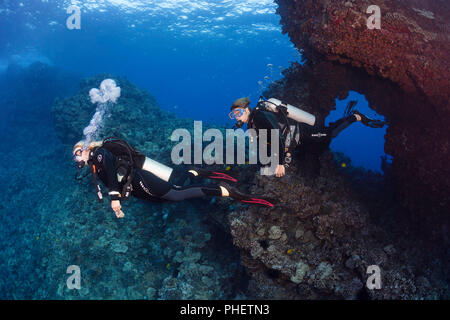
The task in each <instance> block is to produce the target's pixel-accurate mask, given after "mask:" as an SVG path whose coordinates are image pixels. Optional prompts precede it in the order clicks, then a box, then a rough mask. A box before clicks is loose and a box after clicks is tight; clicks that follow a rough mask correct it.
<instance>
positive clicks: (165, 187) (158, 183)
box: [132, 169, 172, 201]
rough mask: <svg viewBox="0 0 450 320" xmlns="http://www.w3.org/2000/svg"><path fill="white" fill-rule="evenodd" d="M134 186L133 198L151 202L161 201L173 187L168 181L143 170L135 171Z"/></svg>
mask: <svg viewBox="0 0 450 320" xmlns="http://www.w3.org/2000/svg"><path fill="white" fill-rule="evenodd" d="M132 185H133V192H132V195H133V196H135V197H137V198H140V199H145V200H151V201H154V200H155V199H160V198H161V196H162V195H164V194H166V193H167V192H168V191H169V190H170V188H171V186H172V185H171V184H170V183H168V182H167V181H164V180H163V179H161V178H159V177H158V176H156V175H154V174H153V173H151V172H149V171H146V170H143V169H136V170H135V172H134V177H133V181H132Z"/></svg>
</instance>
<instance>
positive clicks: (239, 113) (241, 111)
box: [228, 108, 245, 129]
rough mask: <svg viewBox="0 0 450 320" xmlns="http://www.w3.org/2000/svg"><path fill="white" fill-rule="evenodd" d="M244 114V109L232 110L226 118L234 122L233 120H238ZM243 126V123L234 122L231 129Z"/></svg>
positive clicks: (240, 121) (239, 121)
mask: <svg viewBox="0 0 450 320" xmlns="http://www.w3.org/2000/svg"><path fill="white" fill-rule="evenodd" d="M244 113H245V109H244V108H236V109H234V110H232V111H231V112H230V113H229V114H228V116H229V117H230V119H231V120H234V119H236V120H237V119H238V118H240V117H242V116H243V115H244ZM244 124H245V122H244V121H242V120H238V121H237V122H236V124H235V125H234V127H233V129H235V128H236V129H239V128H242V127H243V126H244Z"/></svg>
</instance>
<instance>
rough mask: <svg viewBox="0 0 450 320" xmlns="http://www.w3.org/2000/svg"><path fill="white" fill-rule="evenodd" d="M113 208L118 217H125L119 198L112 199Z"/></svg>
mask: <svg viewBox="0 0 450 320" xmlns="http://www.w3.org/2000/svg"><path fill="white" fill-rule="evenodd" d="M111 208H112V209H113V210H114V213H115V214H116V217H117V218H119V219H120V218H123V217H125V214H124V213H123V211H122V210H121V209H122V206H121V205H120V201H119V200H113V201H111Z"/></svg>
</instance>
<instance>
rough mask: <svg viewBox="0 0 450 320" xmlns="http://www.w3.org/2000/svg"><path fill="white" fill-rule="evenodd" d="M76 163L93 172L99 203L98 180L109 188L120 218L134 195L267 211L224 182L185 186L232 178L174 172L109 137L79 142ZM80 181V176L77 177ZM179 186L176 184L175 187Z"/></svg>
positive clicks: (194, 170)
mask: <svg viewBox="0 0 450 320" xmlns="http://www.w3.org/2000/svg"><path fill="white" fill-rule="evenodd" d="M73 159H74V161H75V162H77V164H78V168H79V169H81V168H83V167H84V166H86V165H88V166H89V167H90V169H91V172H92V177H93V180H94V184H95V186H96V191H97V195H98V198H99V201H102V200H103V195H102V192H101V189H100V186H99V184H98V183H97V177H98V178H100V180H101V181H102V182H103V183H104V185H105V186H106V187H107V188H108V191H109V192H108V194H109V197H110V200H111V207H112V209H113V210H114V212H115V214H116V216H117V217H118V218H123V217H124V214H123V212H122V210H121V205H120V201H121V200H126V199H127V198H128V197H130V196H131V195H133V196H135V197H136V198H140V199H144V200H149V201H158V202H162V201H182V200H186V199H192V198H199V197H204V196H216V197H231V198H232V199H235V200H238V201H241V202H243V203H248V204H257V205H262V206H266V207H273V206H274V205H273V204H272V203H270V202H269V201H266V200H264V199H260V198H257V197H255V196H251V195H247V194H244V193H242V192H240V191H238V190H237V189H236V188H234V187H232V186H230V185H229V184H227V183H225V182H221V183H220V185H213V184H212V185H188V186H184V183H185V182H186V181H187V180H188V179H190V180H191V181H192V180H197V179H198V178H206V179H218V180H223V181H227V182H237V180H236V179H234V178H233V177H231V176H229V175H227V174H225V173H223V172H218V171H209V170H205V169H200V168H192V169H190V170H188V171H185V170H183V171H182V172H180V171H179V170H174V169H172V168H169V167H167V166H165V165H163V164H161V163H159V162H156V161H154V160H152V159H150V158H147V157H146V156H145V155H143V154H142V153H140V152H139V151H137V150H135V149H134V148H133V147H131V146H130V145H129V144H128V143H127V142H125V141H123V140H120V139H117V138H114V137H109V138H106V139H104V140H103V141H96V142H92V143H90V144H89V145H87V146H86V145H85V144H84V141H80V142H78V143H77V144H76V145H75V146H74V148H73ZM75 178H76V179H77V180H79V179H81V178H80V177H79V172H77V175H76V176H75ZM175 183H177V184H175Z"/></svg>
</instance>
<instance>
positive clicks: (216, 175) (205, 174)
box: [189, 168, 237, 182]
mask: <svg viewBox="0 0 450 320" xmlns="http://www.w3.org/2000/svg"><path fill="white" fill-rule="evenodd" d="M189 173H191V174H192V175H194V176H195V177H202V178H205V179H216V180H224V181H228V182H237V179H235V178H233V177H232V176H230V175H228V174H226V173H224V172H220V171H212V170H206V169H202V168H192V169H190V170H189Z"/></svg>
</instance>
